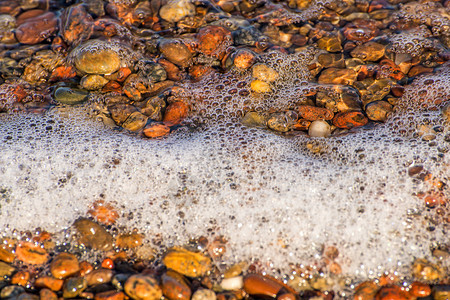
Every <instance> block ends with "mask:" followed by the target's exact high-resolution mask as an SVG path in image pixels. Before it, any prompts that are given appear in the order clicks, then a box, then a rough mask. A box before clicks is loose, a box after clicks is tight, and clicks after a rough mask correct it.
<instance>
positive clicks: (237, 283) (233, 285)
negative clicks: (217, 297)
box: [220, 276, 244, 291]
mask: <svg viewBox="0 0 450 300" xmlns="http://www.w3.org/2000/svg"><path fill="white" fill-rule="evenodd" d="M220 287H221V288H222V289H224V290H226V291H236V290H239V289H241V288H243V287H244V277H242V276H236V277H230V278H224V279H222V281H221V282H220Z"/></svg>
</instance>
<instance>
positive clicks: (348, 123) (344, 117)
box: [333, 111, 369, 129]
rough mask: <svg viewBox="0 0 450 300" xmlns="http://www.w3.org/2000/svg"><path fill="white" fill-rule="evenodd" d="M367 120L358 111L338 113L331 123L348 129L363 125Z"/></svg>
mask: <svg viewBox="0 0 450 300" xmlns="http://www.w3.org/2000/svg"><path fill="white" fill-rule="evenodd" d="M368 121H369V120H368V119H367V118H366V117H365V116H364V115H363V114H362V113H361V112H359V111H348V112H342V113H338V114H337V115H335V116H334V118H333V125H334V126H336V127H338V128H344V129H350V128H353V127H358V126H364V125H366V124H367V122H368Z"/></svg>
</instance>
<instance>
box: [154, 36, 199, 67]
mask: <svg viewBox="0 0 450 300" xmlns="http://www.w3.org/2000/svg"><path fill="white" fill-rule="evenodd" d="M159 50H160V51H161V53H162V54H163V55H164V57H165V58H167V60H168V61H170V62H172V63H174V64H176V65H178V66H180V67H183V68H185V67H187V66H189V64H190V62H191V60H192V53H191V51H189V48H188V47H186V45H185V44H183V42H182V41H180V40H177V39H165V40H163V41H162V42H161V43H160V44H159Z"/></svg>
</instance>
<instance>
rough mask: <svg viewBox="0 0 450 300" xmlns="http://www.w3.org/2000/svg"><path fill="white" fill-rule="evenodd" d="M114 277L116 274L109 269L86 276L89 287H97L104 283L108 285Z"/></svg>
mask: <svg viewBox="0 0 450 300" xmlns="http://www.w3.org/2000/svg"><path fill="white" fill-rule="evenodd" d="M113 276H114V272H113V271H112V270H108V269H97V270H94V271H92V272H91V273H89V274H87V275H86V276H84V278H85V279H86V281H87V285H88V286H91V285H97V284H102V283H108V282H110V281H111V279H112V277H113Z"/></svg>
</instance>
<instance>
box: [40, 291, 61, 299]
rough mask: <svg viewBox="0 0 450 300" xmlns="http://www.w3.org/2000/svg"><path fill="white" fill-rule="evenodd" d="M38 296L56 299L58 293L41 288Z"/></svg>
mask: <svg viewBox="0 0 450 300" xmlns="http://www.w3.org/2000/svg"><path fill="white" fill-rule="evenodd" d="M39 298H40V299H46V300H58V295H56V294H55V293H54V292H52V291H51V290H49V289H42V290H40V291H39Z"/></svg>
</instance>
